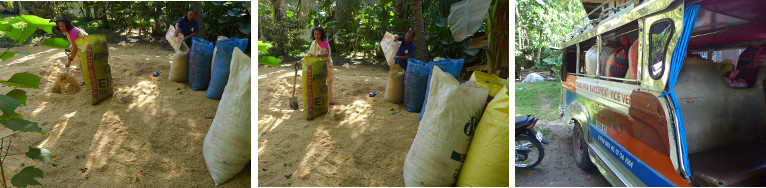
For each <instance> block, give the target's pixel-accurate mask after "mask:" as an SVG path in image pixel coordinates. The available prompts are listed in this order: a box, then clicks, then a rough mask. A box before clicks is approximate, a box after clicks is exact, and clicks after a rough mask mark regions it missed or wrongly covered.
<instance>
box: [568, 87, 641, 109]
mask: <svg viewBox="0 0 766 188" xmlns="http://www.w3.org/2000/svg"><path fill="white" fill-rule="evenodd" d="M575 87H576V88H577V90H578V91H581V90H584V91H586V92H588V93H593V94H595V95H598V96H601V97H604V98H607V99H611V100H612V101H615V102H618V103H622V104H625V105H628V106H630V94H629V93H623V92H618V91H615V90H612V89H610V88H607V87H602V86H597V85H591V84H586V83H582V82H579V83H576V84H575Z"/></svg>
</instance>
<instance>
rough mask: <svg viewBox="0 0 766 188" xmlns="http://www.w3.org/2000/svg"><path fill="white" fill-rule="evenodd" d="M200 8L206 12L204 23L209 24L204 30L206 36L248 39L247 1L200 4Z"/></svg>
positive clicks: (248, 8)
mask: <svg viewBox="0 0 766 188" xmlns="http://www.w3.org/2000/svg"><path fill="white" fill-rule="evenodd" d="M202 7H203V9H204V10H205V11H207V12H206V13H205V14H206V17H205V18H206V19H207V20H205V21H206V22H207V23H209V24H208V25H209V27H207V28H206V29H207V33H208V35H210V36H227V37H236V38H249V37H250V2H249V1H227V2H223V1H212V2H202Z"/></svg>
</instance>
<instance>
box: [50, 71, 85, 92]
mask: <svg viewBox="0 0 766 188" xmlns="http://www.w3.org/2000/svg"><path fill="white" fill-rule="evenodd" d="M51 92H52V93H63V94H75V93H77V92H80V84H78V83H77V79H75V78H74V76H72V75H69V74H67V73H61V74H59V75H58V76H56V81H54V82H53V88H51Z"/></svg>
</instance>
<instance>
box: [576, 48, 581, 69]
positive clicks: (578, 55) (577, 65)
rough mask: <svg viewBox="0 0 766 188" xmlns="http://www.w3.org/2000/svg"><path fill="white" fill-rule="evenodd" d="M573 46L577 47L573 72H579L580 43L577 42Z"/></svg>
mask: <svg viewBox="0 0 766 188" xmlns="http://www.w3.org/2000/svg"><path fill="white" fill-rule="evenodd" d="M575 46H576V47H577V61H576V62H577V64H575V74H579V73H580V53H581V52H580V43H577V45H575Z"/></svg>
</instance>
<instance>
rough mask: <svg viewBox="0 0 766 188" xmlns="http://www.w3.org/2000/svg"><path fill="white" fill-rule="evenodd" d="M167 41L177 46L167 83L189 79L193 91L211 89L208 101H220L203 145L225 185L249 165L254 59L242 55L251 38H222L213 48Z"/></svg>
mask: <svg viewBox="0 0 766 188" xmlns="http://www.w3.org/2000/svg"><path fill="white" fill-rule="evenodd" d="M172 29H173V28H172V27H171V28H170V29H169V30H168V33H171V32H173V31H172ZM168 36H170V37H175V36H172V35H166V37H168ZM168 41H169V42H171V45H172V46H173V47H174V48H176V52H175V54H173V59H172V64H171V66H170V74H169V75H168V79H169V80H171V81H175V82H184V81H187V80H188V81H189V85H190V86H191V88H192V89H193V90H195V91H202V90H207V92H206V93H205V98H209V99H216V100H221V101H220V102H219V103H218V109H217V111H216V115H215V117H214V118H213V123H212V124H211V126H210V129H209V130H208V132H207V135H206V136H205V140H204V142H203V145H202V154H203V156H204V158H205V165H206V166H207V168H208V171H209V173H210V176H211V177H212V178H213V181H214V182H215V185H216V186H218V185H221V184H223V183H224V182H226V181H228V180H229V179H231V178H232V177H234V176H236V175H237V174H239V173H240V171H242V169H244V167H245V165H247V164H248V163H249V162H250V120H251V117H250V92H251V91H250V80H251V79H250V74H251V69H250V57H249V56H247V55H246V54H245V53H243V50H247V47H248V39H237V38H226V37H219V38H218V40H217V41H216V44H215V45H213V43H212V42H209V41H206V40H204V39H201V38H198V37H193V38H192V46H191V48H189V47H188V46H186V44H185V43H182V42H181V43H178V42H177V41H179V40H174V39H172V38H168ZM174 41H176V43H175V45H173V44H174Z"/></svg>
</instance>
